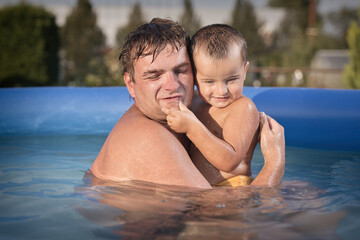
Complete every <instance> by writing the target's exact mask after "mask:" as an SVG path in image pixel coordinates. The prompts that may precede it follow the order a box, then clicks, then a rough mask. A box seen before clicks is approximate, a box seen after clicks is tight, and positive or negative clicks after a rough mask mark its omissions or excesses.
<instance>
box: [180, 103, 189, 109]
mask: <svg viewBox="0 0 360 240" xmlns="http://www.w3.org/2000/svg"><path fill="white" fill-rule="evenodd" d="M179 108H180V110H181V111H186V110H187V109H188V108H187V107H186V106H185V104H184V103H183V102H182V101H180V102H179Z"/></svg>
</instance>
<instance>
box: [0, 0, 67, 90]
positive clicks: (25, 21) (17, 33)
mask: <svg viewBox="0 0 360 240" xmlns="http://www.w3.org/2000/svg"><path fill="white" fill-rule="evenodd" d="M0 36H1V37H0V53H1V54H0V86H1V87H16V86H43V85H54V84H57V80H58V74H59V67H58V65H59V56H58V52H59V48H60V46H59V28H58V26H57V25H56V22H55V16H54V15H53V14H51V13H49V12H47V11H45V10H44V9H43V8H41V7H34V6H31V5H28V4H24V3H20V4H19V5H17V6H8V7H4V8H2V9H0Z"/></svg>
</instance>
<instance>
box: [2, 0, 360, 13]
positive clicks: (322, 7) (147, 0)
mask: <svg viewBox="0 0 360 240" xmlns="http://www.w3.org/2000/svg"><path fill="white" fill-rule="evenodd" d="M19 1H20V0H0V5H5V4H9V3H16V2H19ZM23 1H24V0H23ZM25 1H28V2H32V3H36V4H40V5H41V4H59V3H63V4H70V5H75V3H76V0H25ZM136 1H137V2H140V3H141V5H143V6H144V7H145V6H151V5H157V4H160V5H164V4H170V5H179V6H182V0H91V2H92V3H93V4H94V5H118V4H125V5H127V4H130V5H132V4H133V3H134V2H136ZM291 1H294V0H291ZM318 1H320V3H319V11H320V12H322V13H325V12H331V11H335V10H337V9H340V8H342V7H343V6H347V7H350V8H357V7H358V6H359V2H360V0H318ZM192 2H193V4H194V6H196V7H203V6H209V5H210V6H214V7H216V6H219V7H224V6H226V5H227V6H228V7H229V8H231V7H232V6H233V5H234V2H235V0H222V1H219V0H192ZM267 2H268V0H251V3H252V4H253V5H254V6H255V7H264V6H266V4H267Z"/></svg>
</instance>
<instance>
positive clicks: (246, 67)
mask: <svg viewBox="0 0 360 240" xmlns="http://www.w3.org/2000/svg"><path fill="white" fill-rule="evenodd" d="M249 65H250V63H249V62H248V61H247V62H246V64H245V67H244V81H245V79H246V73H247V70H248V69H249Z"/></svg>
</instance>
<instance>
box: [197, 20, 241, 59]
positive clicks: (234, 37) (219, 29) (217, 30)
mask: <svg viewBox="0 0 360 240" xmlns="http://www.w3.org/2000/svg"><path fill="white" fill-rule="evenodd" d="M234 43H236V44H238V46H239V47H240V51H241V60H242V61H243V63H244V64H246V61H247V45H246V41H245V39H244V37H243V36H242V35H241V33H240V32H239V31H237V30H236V29H234V28H233V27H231V26H229V25H226V24H211V25H208V26H205V27H203V28H201V29H199V30H198V31H197V32H196V33H195V34H194V36H193V37H192V38H191V43H190V54H191V56H193V55H194V54H196V51H198V50H199V49H201V48H203V47H205V48H206V52H207V53H208V55H209V56H210V57H212V58H214V59H224V58H226V57H227V56H228V53H229V51H230V50H231V46H232V44H234Z"/></svg>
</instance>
